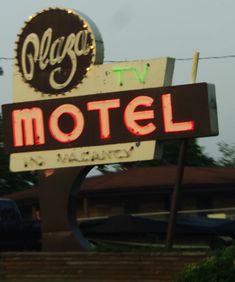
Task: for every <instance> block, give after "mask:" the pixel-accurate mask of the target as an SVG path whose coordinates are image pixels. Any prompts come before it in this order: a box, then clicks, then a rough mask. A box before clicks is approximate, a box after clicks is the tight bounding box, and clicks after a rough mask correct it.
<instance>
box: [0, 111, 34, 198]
mask: <svg viewBox="0 0 235 282" xmlns="http://www.w3.org/2000/svg"><path fill="white" fill-rule="evenodd" d="M36 183H37V174H36V173H34V172H22V173H13V172H10V171H9V155H7V154H6V152H5V151H4V147H3V121H2V117H1V115H0V196H2V195H6V194H11V193H14V192H17V191H21V190H25V189H27V188H30V187H32V186H33V185H34V184H36Z"/></svg>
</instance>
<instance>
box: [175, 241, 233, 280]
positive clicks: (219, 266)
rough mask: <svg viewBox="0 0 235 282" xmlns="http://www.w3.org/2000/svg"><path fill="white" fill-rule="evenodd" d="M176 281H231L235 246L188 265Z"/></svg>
mask: <svg viewBox="0 0 235 282" xmlns="http://www.w3.org/2000/svg"><path fill="white" fill-rule="evenodd" d="M176 281H177V282H199V281H200V282H233V281H235V246H230V247H228V248H226V249H223V250H221V251H220V252H219V253H218V254H216V255H214V256H210V257H208V258H207V259H205V260H204V261H202V262H200V263H195V264H190V265H188V266H187V267H186V268H185V269H184V270H183V271H182V272H181V273H180V275H179V276H178V279H177V280H176Z"/></svg>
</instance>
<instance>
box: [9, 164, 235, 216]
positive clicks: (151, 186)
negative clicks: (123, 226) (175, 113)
mask: <svg viewBox="0 0 235 282" xmlns="http://www.w3.org/2000/svg"><path fill="white" fill-rule="evenodd" d="M175 177H176V167H175V166H162V167H145V168H133V169H129V170H127V171H122V172H118V173H109V174H106V175H102V176H95V177H91V178H87V179H86V180H85V181H84V183H83V185H82V187H81V189H80V197H79V200H78V217H79V218H90V217H103V216H111V215H117V214H142V215H146V214H148V216H151V217H154V218H165V217H166V216H167V215H168V214H169V209H170V202H171V194H172V190H173V187H174V181H175ZM39 189H40V187H34V188H31V189H28V190H26V191H22V192H19V193H14V194H11V195H6V196H5V197H7V198H11V199H14V200H16V202H17V203H18V205H19V207H20V209H21V211H22V214H23V216H24V217H25V218H31V217H33V218H36V217H37V216H38V212H39V193H38V191H39ZM58 189H59V187H58ZM234 203H235V168H218V167H209V168H206V167H186V168H185V173H184V179H183V185H182V187H181V193H180V199H179V211H180V213H186V214H199V215H205V216H210V217H213V216H215V217H216V216H218V217H226V218H235V204H234Z"/></svg>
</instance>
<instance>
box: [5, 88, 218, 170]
mask: <svg viewBox="0 0 235 282" xmlns="http://www.w3.org/2000/svg"><path fill="white" fill-rule="evenodd" d="M3 119H4V120H8V124H5V127H4V130H5V136H6V140H5V144H6V145H5V146H6V149H7V150H8V152H9V153H11V154H12V155H11V169H12V170H13V171H22V170H33V169H46V168H58V167H67V166H82V165H84V164H87V165H91V164H92V165H96V164H101V163H103V164H105V163H114V162H125V161H126V162H130V161H136V160H149V159H153V158H154V157H155V155H156V152H155V145H156V143H155V140H169V139H179V138H194V137H205V136H213V135H217V134H218V123H217V111H216V100H215V89H214V86H213V85H210V84H206V83H199V84H191V85H181V86H172V87H161V88H149V89H140V90H132V91H124V92H114V93H105V94H99V95H87V96H83V97H74V98H65V99H54V100H51V101H31V102H24V103H14V104H9V105H3ZM9 124H10V126H9Z"/></svg>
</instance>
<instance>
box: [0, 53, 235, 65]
mask: <svg viewBox="0 0 235 282" xmlns="http://www.w3.org/2000/svg"><path fill="white" fill-rule="evenodd" d="M231 58H235V55H233V54H232V55H222V56H208V57H200V58H199V60H217V59H231ZM12 60H14V58H13V57H0V61H12ZM175 60H176V61H191V60H192V58H190V57H188V58H175ZM104 62H105V63H121V62H127V60H105V61H104Z"/></svg>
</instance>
